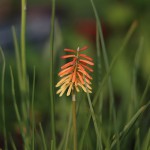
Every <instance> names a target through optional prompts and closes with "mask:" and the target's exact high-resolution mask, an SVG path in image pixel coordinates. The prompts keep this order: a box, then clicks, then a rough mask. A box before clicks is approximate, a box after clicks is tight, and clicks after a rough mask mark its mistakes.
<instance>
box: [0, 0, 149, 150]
mask: <svg viewBox="0 0 150 150" xmlns="http://www.w3.org/2000/svg"><path fill="white" fill-rule="evenodd" d="M90 2H91V8H93V12H94V15H95V19H96V22H97V34H96V49H97V51H96V52H97V57H96V60H95V62H96V63H95V64H96V67H97V70H96V71H95V74H96V75H97V81H98V83H97V84H96V87H97V88H96V89H94V91H93V94H92V95H89V93H87V95H83V94H82V93H81V94H80V93H79V94H78V95H77V109H76V107H75V105H73V106H74V107H73V110H74V112H77V120H73V122H72V117H73V116H72V114H71V113H70V112H71V111H70V109H71V108H69V109H68V107H70V104H68V103H69V102H68V103H65V104H66V105H65V111H66V112H67V113H66V112H65V111H64V112H63V111H61V109H60V107H59V106H58V105H55V104H56V103H57V104H58V103H61V104H62V103H63V101H59V102H58V101H57V100H58V97H57V96H55V93H54V91H55V90H54V86H55V85H54V79H55V76H54V73H55V68H54V67H55V66H56V65H55V64H54V59H57V58H56V57H57V56H56V57H55V56H54V39H55V38H54V35H55V29H54V27H55V3H56V2H55V0H52V12H51V28H50V57H49V58H50V59H49V68H48V70H49V79H48V80H47V82H48V84H49V93H48V94H49V99H50V106H49V110H48V111H50V117H48V118H50V121H49V124H48V125H45V124H42V122H41V120H40V121H39V120H38V122H37V120H36V119H37V118H36V113H35V100H36V98H37V95H38V93H37V90H36V76H38V72H36V69H35V68H36V66H35V67H33V68H34V69H33V76H32V79H31V80H30V79H29V75H28V74H27V72H28V71H27V69H28V68H27V64H28V62H27V61H26V5H27V4H26V0H22V5H21V10H22V11H21V39H20V42H18V41H19V40H18V39H17V35H16V31H15V27H12V33H13V40H14V47H15V54H16V59H15V61H16V68H17V77H16V76H15V75H14V74H15V69H14V68H13V65H12V64H11V65H10V66H11V67H10V71H9V74H10V78H11V83H10V85H9V86H10V87H11V99H12V101H13V107H14V110H15V114H14V115H15V116H16V118H17V124H18V126H19V133H20V134H21V138H22V140H23V143H22V147H23V149H25V150H30V149H32V150H34V149H44V150H47V149H51V150H56V149H58V150H71V149H73V132H72V128H71V126H72V124H75V123H76V125H75V126H76V127H77V131H75V132H77V134H75V138H74V139H75V143H78V149H79V150H83V149H90V150H95V149H96V150H104V149H105V150H113V149H117V150H124V149H132V148H130V147H128V145H133V149H135V150H140V149H142V150H149V148H150V129H149V127H147V126H146V127H145V128H146V130H147V133H146V134H141V132H142V130H143V127H141V126H140V124H141V122H142V120H144V119H145V118H144V116H142V115H143V114H145V113H146V112H149V108H150V101H149V100H148V102H147V103H146V102H145V99H146V95H147V93H148V90H149V83H150V77H149V78H148V81H147V82H146V85H145V88H144V90H143V91H142V94H141V95H140V94H139V95H138V94H137V72H138V67H139V65H140V56H141V53H142V48H143V45H144V40H143V38H142V39H141V40H140V42H139V46H138V50H137V52H136V55H135V59H134V63H133V70H132V71H133V72H132V83H131V86H132V88H131V89H132V90H131V99H127V102H126V103H127V105H124V103H121V104H119V106H120V108H124V109H125V110H126V111H123V110H120V111H118V110H117V109H116V103H115V96H114V90H115V88H114V85H113V82H112V76H111V73H112V70H113V68H114V66H115V64H116V62H117V60H118V59H119V58H120V57H121V55H122V54H123V52H124V51H125V50H126V47H127V45H128V44H129V42H130V41H131V40H132V36H133V35H134V32H135V30H136V28H137V21H133V23H132V24H131V26H130V28H129V30H128V32H127V33H126V35H125V38H124V40H123V42H122V44H121V46H120V49H119V50H118V51H117V52H116V54H115V56H114V57H113V59H112V61H110V60H109V58H108V54H107V53H108V50H107V48H106V45H105V40H104V37H103V32H102V27H101V20H100V17H99V14H98V13H97V8H96V6H95V4H94V1H93V0H90ZM91 13H92V12H91ZM0 52H1V58H2V73H1V100H2V105H1V106H2V122H3V137H4V141H5V145H4V149H5V150H7V149H8V147H11V148H10V149H14V150H16V149H17V143H16V141H15V139H13V136H12V135H10V140H9V139H8V138H7V135H8V133H7V125H6V121H5V120H6V116H5V113H6V109H7V105H5V101H7V99H5V92H6V91H5V76H6V74H5V68H6V61H5V57H4V54H3V51H2V49H1V48H0ZM102 60H104V66H103V63H102ZM102 67H104V68H105V70H106V73H101V71H102ZM16 80H18V83H19V86H18V87H19V91H17V89H16V83H17V81H16ZM43 80H44V79H43ZM29 81H30V82H31V81H32V82H31V83H30V82H29ZM29 85H32V88H31V89H30V88H29ZM105 87H108V91H107V90H106V91H105V92H106V93H107V95H109V96H108V97H107V96H105V94H104V89H105ZM42 90H45V89H41V91H40V92H41V93H42V92H43V91H42ZM17 92H18V93H19V94H18V95H19V96H18V95H17V94H16V93H17ZM38 92H39V91H38ZM16 95H17V96H16ZM30 95H31V96H30ZM106 97H107V99H108V100H107V102H108V104H107V102H106V101H105V99H106ZM19 99H21V106H20V105H19V103H18V100H19ZM64 99H66V101H67V100H68V98H66V97H65V96H64ZM78 100H80V102H79V101H78ZM131 103H132V104H133V105H130V104H131ZM67 104H68V105H67ZM86 104H88V105H86ZM97 104H98V105H97ZM58 107H59V108H58ZM62 107H63V106H62V105H61V108H62ZM105 107H106V108H105ZM133 107H134V108H133ZM56 108H58V109H59V110H58V109H56ZM105 109H107V110H108V111H105ZM118 112H119V113H120V114H119V115H120V116H121V117H125V116H126V115H128V116H127V120H123V121H122V118H119V117H118V114H117V113H118ZM62 113H66V120H67V121H66V120H61V123H62V124H63V125H64V126H62V127H61V130H60V129H58V128H60V126H59V123H60V122H59V121H60V120H59V117H60V116H61V114H62ZM106 113H107V114H106ZM41 116H42V115H41ZM42 117H43V116H42ZM117 117H118V118H117ZM60 118H61V117H60ZM121 121H122V122H121ZM58 122H59V123H58ZM46 123H47V122H46ZM37 126H38V127H37ZM47 126H48V129H47V128H46V127H47ZM58 126H59V127H58ZM76 127H75V128H76ZM47 130H48V132H46V131H47ZM76 138H77V140H76ZM131 140H132V141H131ZM130 141H131V142H132V143H130ZM76 145H77V144H76ZM75 149H77V148H75Z"/></svg>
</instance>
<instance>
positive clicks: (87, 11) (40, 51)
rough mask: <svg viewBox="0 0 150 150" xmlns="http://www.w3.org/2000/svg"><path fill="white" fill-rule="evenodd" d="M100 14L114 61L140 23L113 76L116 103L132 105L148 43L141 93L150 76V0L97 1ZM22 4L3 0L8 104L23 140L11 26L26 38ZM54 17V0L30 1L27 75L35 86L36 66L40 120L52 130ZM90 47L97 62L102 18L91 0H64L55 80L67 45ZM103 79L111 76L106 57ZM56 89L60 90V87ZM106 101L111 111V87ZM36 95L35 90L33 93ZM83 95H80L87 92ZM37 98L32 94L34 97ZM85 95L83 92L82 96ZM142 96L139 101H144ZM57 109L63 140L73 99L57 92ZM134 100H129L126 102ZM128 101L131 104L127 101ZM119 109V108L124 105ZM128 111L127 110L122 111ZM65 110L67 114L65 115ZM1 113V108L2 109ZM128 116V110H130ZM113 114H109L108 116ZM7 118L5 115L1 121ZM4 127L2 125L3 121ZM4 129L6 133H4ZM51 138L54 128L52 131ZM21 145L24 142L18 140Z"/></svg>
mask: <svg viewBox="0 0 150 150" xmlns="http://www.w3.org/2000/svg"><path fill="white" fill-rule="evenodd" d="M94 2H95V5H96V8H97V11H98V13H99V18H100V19H101V21H102V29H103V34H104V39H105V43H106V48H107V53H108V57H109V62H111V61H112V59H113V58H114V56H115V55H116V53H117V51H118V50H119V48H120V47H121V44H122V42H123V39H124V37H125V35H126V33H127V31H128V29H129V27H130V25H131V24H132V23H133V22H134V21H136V22H137V24H138V26H137V29H136V31H135V33H134V34H133V36H132V38H131V39H130V41H129V43H128V45H127V47H126V48H125V51H124V53H123V54H122V55H121V56H120V58H119V59H118V61H117V63H116V64H115V66H114V68H113V71H112V73H111V75H112V81H113V88H114V93H115V101H116V105H117V106H118V107H119V104H120V103H122V102H123V104H124V105H126V103H127V102H130V99H131V91H132V82H133V68H134V62H135V56H136V52H137V50H138V48H139V46H140V43H141V42H142V43H143V44H142V48H141V49H142V50H141V52H140V56H139V65H138V67H137V80H136V81H137V95H138V96H139V98H140V97H141V95H142V93H143V91H144V88H145V85H146V83H147V80H148V76H149V75H150V42H149V41H150V1H149V0H132V1H131V0H94ZM20 6H21V3H20V1H19V0H1V1H0V46H1V47H2V48H3V51H4V54H5V57H6V76H5V105H6V127H7V130H8V133H11V134H12V135H13V136H14V137H16V139H17V134H19V133H17V128H18V125H17V121H16V115H15V111H14V107H13V101H12V94H11V84H10V83H11V79H10V71H9V66H10V65H11V66H12V68H13V72H14V79H15V89H16V96H17V102H18V105H19V104H20V100H19V99H20V93H19V87H18V79H17V78H18V77H17V71H16V59H15V51H14V43H13V36H12V30H11V27H12V26H13V25H14V26H15V28H16V31H17V37H18V39H20V17H21V15H20V13H21V7H20ZM50 19H51V1H50V0H42V1H41V0H27V28H26V53H27V58H26V59H27V73H28V76H29V81H30V88H32V79H33V68H34V66H35V68H36V84H35V112H36V113H35V118H36V122H37V123H38V122H42V124H43V126H44V129H45V131H47V130H48V129H49V126H50V124H49V118H50V117H49V108H50V107H49V106H50V104H49V53H50V49H49V41H50V39H49V37H50ZM84 45H88V46H89V54H90V55H91V56H92V57H93V58H94V60H95V64H96V56H97V55H96V21H95V16H94V13H93V9H92V6H91V3H90V0H84V1H81V0H63V1H58V0H57V1H56V18H55V42H54V48H55V51H54V55H55V60H54V62H55V63H54V65H55V66H54V68H55V70H54V71H55V72H54V76H55V81H54V82H55V83H56V82H57V81H58V77H57V73H58V71H59V70H60V69H59V68H60V66H61V64H62V63H63V61H62V60H60V59H59V58H60V55H62V54H63V53H64V52H63V49H64V48H73V49H76V48H77V47H78V46H80V47H83V46H84ZM101 63H102V68H101V70H100V71H101V77H100V78H102V77H103V76H104V75H105V72H106V71H105V68H104V67H103V64H104V62H103V59H102V62H101ZM1 64H2V61H1V57H0V76H1V70H2V65H1ZM96 69H97V68H96V65H95V73H94V75H93V76H94V80H93V94H95V90H96V88H97V86H98V85H97V81H98V78H99V77H98V76H97V74H96V73H97V70H96ZM55 90H56V89H55ZM104 93H105V94H104V99H106V108H105V109H106V110H104V111H105V112H106V113H107V101H108V100H107V99H108V94H107V90H106V91H105V92H104ZM30 94H31V93H30ZM82 94H83V93H81V94H80V95H81V96H83V95H82ZM30 96H31V95H30ZM79 97H80V96H79ZM149 97H150V94H149V92H148V93H147V95H146V99H145V102H146V101H147V100H148V98H149ZM139 98H138V99H139ZM55 99H56V102H55V109H56V111H55V112H56V131H57V132H56V133H57V136H58V137H57V140H58V143H59V141H60V139H61V137H62V129H64V128H65V126H66V124H65V122H66V120H68V113H69V111H70V98H68V97H67V98H66V97H65V96H63V97H62V98H61V99H63V101H61V100H60V98H59V97H58V96H57V95H56V96H55ZM126 100H128V101H126ZM125 101H126V102H125ZM118 109H119V108H118ZM86 111H87V110H86V109H85V110H84V109H83V110H82V112H81V115H82V113H83V115H85V113H86ZM122 111H123V112H125V111H126V108H124V110H122ZM62 112H63V113H62ZM0 114H1V112H0ZM124 114H125V113H124ZM106 116H107V115H106ZM119 117H120V120H121V122H120V127H119V128H120V129H121V127H122V125H123V124H124V123H125V120H124V118H128V117H129V116H124V118H122V116H121V115H120V116H119V115H118V118H119ZM121 118H122V119H121ZM145 118H146V119H145V120H144V121H143V122H144V123H145V126H146V128H145V130H144V131H143V133H144V132H147V128H148V126H150V118H149V116H148V115H147V114H146V115H145ZM0 122H1V119H0ZM0 129H1V131H2V124H1V123H0ZM1 131H0V133H2V132H1ZM46 136H47V137H48V136H49V135H48V132H46ZM16 141H17V143H18V145H19V140H16ZM3 143H4V141H3V135H2V134H0V147H2V146H3Z"/></svg>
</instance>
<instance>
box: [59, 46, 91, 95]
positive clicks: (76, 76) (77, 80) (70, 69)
mask: <svg viewBox="0 0 150 150" xmlns="http://www.w3.org/2000/svg"><path fill="white" fill-rule="evenodd" d="M87 48H88V47H87V46H84V47H83V48H81V49H80V48H79V47H78V48H77V50H73V49H64V51H65V52H71V53H72V54H70V55H64V56H62V57H61V58H62V59H67V58H71V59H72V60H71V61H70V62H68V63H66V64H65V65H63V66H62V67H61V71H60V72H59V73H58V75H59V76H60V77H61V80H60V81H59V82H58V83H57V84H56V87H60V89H59V90H58V91H57V94H59V96H62V95H63V94H64V92H65V91H67V96H69V95H70V94H71V91H72V90H76V91H77V92H79V88H82V89H83V91H84V92H88V93H92V87H91V86H90V85H91V81H90V80H92V77H91V76H90V75H89V73H88V72H93V69H92V68H90V67H89V66H93V65H94V63H93V59H92V58H91V57H89V56H87V55H85V54H81V52H82V51H84V50H86V49H87Z"/></svg>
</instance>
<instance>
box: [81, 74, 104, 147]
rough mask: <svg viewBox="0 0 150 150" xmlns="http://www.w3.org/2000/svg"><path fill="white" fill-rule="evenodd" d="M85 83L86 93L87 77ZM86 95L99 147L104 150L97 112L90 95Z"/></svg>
mask: <svg viewBox="0 0 150 150" xmlns="http://www.w3.org/2000/svg"><path fill="white" fill-rule="evenodd" d="M84 82H85V87H86V91H88V88H87V83H86V80H85V76H84ZM86 94H87V99H88V103H89V107H90V112H91V116H92V119H93V123H94V127H95V132H96V135H97V140H98V142H97V143H98V147H99V148H100V150H102V149H103V146H102V139H101V135H100V133H99V129H98V124H97V121H96V117H95V112H94V109H93V106H92V101H91V98H90V95H89V93H88V92H87V93H86Z"/></svg>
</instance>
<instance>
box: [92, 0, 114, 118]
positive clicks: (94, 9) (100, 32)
mask: <svg viewBox="0 0 150 150" xmlns="http://www.w3.org/2000/svg"><path fill="white" fill-rule="evenodd" d="M91 4H92V7H93V11H94V14H95V18H96V21H97V26H98V31H99V35H100V41H101V46H102V53H103V57H104V63H105V68H106V72H108V71H109V60H108V56H107V52H106V46H105V42H104V37H103V32H102V27H101V21H100V19H99V16H98V13H97V10H96V7H95V4H94V2H93V0H91ZM108 88H109V98H110V110H109V113H110V116H111V114H112V110H114V109H113V103H114V94H113V93H114V92H113V87H112V81H111V76H110V74H109V77H108Z"/></svg>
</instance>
